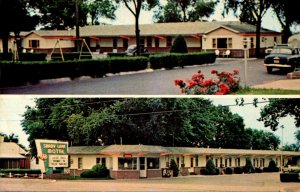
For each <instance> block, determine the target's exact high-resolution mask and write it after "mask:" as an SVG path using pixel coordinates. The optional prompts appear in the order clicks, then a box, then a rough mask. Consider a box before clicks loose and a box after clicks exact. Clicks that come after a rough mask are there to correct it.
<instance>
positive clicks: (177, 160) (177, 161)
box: [176, 157, 179, 167]
mask: <svg viewBox="0 0 300 192" xmlns="http://www.w3.org/2000/svg"><path fill="white" fill-rule="evenodd" d="M176 163H177V166H178V167H179V157H177V158H176Z"/></svg>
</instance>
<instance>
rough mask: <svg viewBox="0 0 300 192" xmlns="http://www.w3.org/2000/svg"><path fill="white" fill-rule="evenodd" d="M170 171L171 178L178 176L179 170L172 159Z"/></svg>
mask: <svg viewBox="0 0 300 192" xmlns="http://www.w3.org/2000/svg"><path fill="white" fill-rule="evenodd" d="M170 170H172V171H173V177H177V176H178V174H179V169H178V166H177V164H176V162H175V160H174V159H171V162H170Z"/></svg>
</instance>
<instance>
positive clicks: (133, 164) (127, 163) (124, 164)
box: [118, 157, 137, 170]
mask: <svg viewBox="0 0 300 192" xmlns="http://www.w3.org/2000/svg"><path fill="white" fill-rule="evenodd" d="M118 168H119V169H120V170H136V169H137V158H136V157H132V158H119V159H118Z"/></svg>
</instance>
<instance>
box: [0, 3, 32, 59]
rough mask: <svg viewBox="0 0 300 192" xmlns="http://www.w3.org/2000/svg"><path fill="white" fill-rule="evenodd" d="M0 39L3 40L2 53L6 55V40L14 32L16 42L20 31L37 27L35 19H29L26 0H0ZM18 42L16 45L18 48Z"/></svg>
mask: <svg viewBox="0 0 300 192" xmlns="http://www.w3.org/2000/svg"><path fill="white" fill-rule="evenodd" d="M0 25H1V27H0V38H1V39H2V40H3V41H2V44H3V52H4V53H5V54H6V53H8V39H9V37H10V33H11V32H14V33H15V37H16V39H17V40H18V39H19V34H20V31H22V30H24V31H27V30H32V29H34V27H35V26H36V25H37V20H36V17H31V16H30V14H29V12H28V11H27V7H26V0H0ZM19 42H20V41H18V42H16V43H18V45H19V46H17V47H20V43H19Z"/></svg>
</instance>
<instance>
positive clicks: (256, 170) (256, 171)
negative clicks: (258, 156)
mask: <svg viewBox="0 0 300 192" xmlns="http://www.w3.org/2000/svg"><path fill="white" fill-rule="evenodd" d="M254 171H255V173H262V172H263V170H262V169H261V168H259V167H255V169H254Z"/></svg>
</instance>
